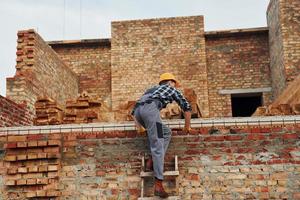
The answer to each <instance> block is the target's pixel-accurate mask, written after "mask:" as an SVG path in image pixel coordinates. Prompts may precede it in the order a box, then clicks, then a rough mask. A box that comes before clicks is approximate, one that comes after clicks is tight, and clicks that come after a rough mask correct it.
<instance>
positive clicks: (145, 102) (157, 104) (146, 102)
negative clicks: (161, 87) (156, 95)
mask: <svg viewBox="0 0 300 200" xmlns="http://www.w3.org/2000/svg"><path fill="white" fill-rule="evenodd" d="M152 102H155V104H156V106H157V108H158V109H159V110H160V109H161V108H162V103H161V102H160V100H159V99H147V100H146V101H143V102H137V103H136V104H135V106H134V108H133V110H132V112H131V114H132V115H133V113H134V111H135V110H136V109H137V108H138V107H139V106H143V105H145V104H150V103H152Z"/></svg>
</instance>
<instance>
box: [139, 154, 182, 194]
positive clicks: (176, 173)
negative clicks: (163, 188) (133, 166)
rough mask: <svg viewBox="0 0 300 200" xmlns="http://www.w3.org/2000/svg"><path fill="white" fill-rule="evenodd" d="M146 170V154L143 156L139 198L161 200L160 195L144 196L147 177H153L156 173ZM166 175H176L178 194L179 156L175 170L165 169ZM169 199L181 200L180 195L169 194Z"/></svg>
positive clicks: (176, 158) (176, 159)
mask: <svg viewBox="0 0 300 200" xmlns="http://www.w3.org/2000/svg"><path fill="white" fill-rule="evenodd" d="M144 170H145V156H143V157H142V170H141V173H140V177H141V178H142V183H141V197H140V198H138V200H159V199H161V198H160V197H156V196H153V197H144V187H145V186H144V184H145V178H147V177H153V176H154V173H153V171H152V172H146V171H144ZM164 176H175V183H176V193H177V194H176V195H178V193H179V192H178V181H177V177H178V176H179V170H178V157H177V155H175V170H174V171H165V172H164ZM167 199H169V200H179V196H169V197H168V198H167Z"/></svg>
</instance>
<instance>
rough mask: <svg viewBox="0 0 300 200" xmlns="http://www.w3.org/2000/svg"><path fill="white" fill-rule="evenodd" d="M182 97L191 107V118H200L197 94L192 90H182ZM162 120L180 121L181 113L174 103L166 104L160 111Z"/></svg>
mask: <svg viewBox="0 0 300 200" xmlns="http://www.w3.org/2000/svg"><path fill="white" fill-rule="evenodd" d="M183 91H184V97H185V98H186V100H187V101H188V102H189V103H190V105H191V107H192V118H199V117H201V112H200V109H199V106H198V99H197V94H196V92H195V91H194V90H193V89H188V88H186V89H184V90H183ZM160 116H161V118H162V119H182V118H183V111H182V110H181V108H180V107H179V105H178V104H177V103H176V102H173V103H171V104H168V105H167V107H166V108H164V109H162V110H161V111H160Z"/></svg>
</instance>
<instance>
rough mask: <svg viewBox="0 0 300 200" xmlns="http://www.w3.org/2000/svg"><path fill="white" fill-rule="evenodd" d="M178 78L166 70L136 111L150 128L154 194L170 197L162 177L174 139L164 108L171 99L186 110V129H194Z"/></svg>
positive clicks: (140, 122)
mask: <svg viewBox="0 0 300 200" xmlns="http://www.w3.org/2000/svg"><path fill="white" fill-rule="evenodd" d="M177 86H178V81H177V80H176V79H175V76H174V75H173V74H171V73H164V74H162V75H161V76H160V81H159V85H158V86H154V87H152V88H150V89H148V90H147V91H146V92H145V93H144V95H143V96H142V97H141V98H140V99H139V100H138V102H137V103H136V105H135V107H134V109H133V111H132V114H133V115H134V118H135V120H136V121H137V123H139V124H140V125H142V126H143V127H145V128H146V130H147V133H148V140H149V144H150V151H151V155H152V158H150V159H149V160H148V161H147V163H146V167H147V168H148V169H153V170H154V176H155V183H154V195H155V196H159V197H162V198H167V197H168V196H169V195H168V194H167V193H166V192H165V190H164V188H163V185H162V181H163V179H164V177H163V172H164V157H165V153H166V151H167V149H168V145H169V143H170V140H171V129H170V128H169V127H167V126H166V125H165V124H163V123H162V119H161V117H160V110H161V109H162V108H165V107H166V106H167V104H168V103H172V102H173V101H176V102H177V103H178V104H179V106H180V107H181V109H182V110H183V111H184V117H185V126H184V131H185V132H190V131H191V128H190V121H191V110H192V109H191V106H190V104H189V103H188V101H187V100H186V99H185V98H184V96H183V95H182V94H181V93H180V92H179V91H178V90H177V89H176V87H177Z"/></svg>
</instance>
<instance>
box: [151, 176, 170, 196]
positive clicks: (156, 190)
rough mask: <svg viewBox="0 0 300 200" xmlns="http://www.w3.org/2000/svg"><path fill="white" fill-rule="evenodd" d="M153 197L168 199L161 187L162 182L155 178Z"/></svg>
mask: <svg viewBox="0 0 300 200" xmlns="http://www.w3.org/2000/svg"><path fill="white" fill-rule="evenodd" d="M154 195H155V196H159V197H161V198H168V197H169V195H168V193H166V191H165V189H164V187H163V185H162V180H159V179H157V178H155V182H154Z"/></svg>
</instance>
